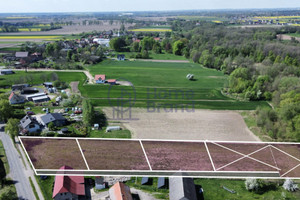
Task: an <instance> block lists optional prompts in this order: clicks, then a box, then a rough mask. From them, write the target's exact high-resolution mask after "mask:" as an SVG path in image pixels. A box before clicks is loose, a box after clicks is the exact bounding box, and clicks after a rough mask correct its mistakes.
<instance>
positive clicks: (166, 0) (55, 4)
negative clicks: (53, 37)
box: [0, 0, 300, 13]
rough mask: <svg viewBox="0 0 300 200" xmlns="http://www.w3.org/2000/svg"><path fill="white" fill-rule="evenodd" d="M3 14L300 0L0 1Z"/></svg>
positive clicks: (279, 4)
mask: <svg viewBox="0 0 300 200" xmlns="http://www.w3.org/2000/svg"><path fill="white" fill-rule="evenodd" d="M0 3H1V7H0V13H20V12H21V13H24V12H106V11H163V10H202V9H244V8H300V0H0Z"/></svg>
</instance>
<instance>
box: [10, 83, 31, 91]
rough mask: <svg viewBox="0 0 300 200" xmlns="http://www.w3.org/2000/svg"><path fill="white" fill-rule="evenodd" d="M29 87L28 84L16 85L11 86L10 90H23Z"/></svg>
mask: <svg viewBox="0 0 300 200" xmlns="http://www.w3.org/2000/svg"><path fill="white" fill-rule="evenodd" d="M27 87H29V84H17V85H12V86H11V90H13V91H14V90H23V89H24V88H27Z"/></svg>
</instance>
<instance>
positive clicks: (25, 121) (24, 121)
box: [20, 115, 34, 128]
mask: <svg viewBox="0 0 300 200" xmlns="http://www.w3.org/2000/svg"><path fill="white" fill-rule="evenodd" d="M32 122H34V121H33V119H32V118H31V117H30V116H29V115H26V116H25V117H23V119H21V121H20V123H21V126H22V128H26V127H27V126H28V125H29V124H31V123H32Z"/></svg>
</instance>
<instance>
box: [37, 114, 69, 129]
mask: <svg viewBox="0 0 300 200" xmlns="http://www.w3.org/2000/svg"><path fill="white" fill-rule="evenodd" d="M50 122H53V123H54V125H55V126H64V125H66V123H67V119H66V118H64V117H63V115H62V114H61V113H48V114H46V115H43V116H41V123H42V124H43V125H45V126H48V124H49V123H50Z"/></svg>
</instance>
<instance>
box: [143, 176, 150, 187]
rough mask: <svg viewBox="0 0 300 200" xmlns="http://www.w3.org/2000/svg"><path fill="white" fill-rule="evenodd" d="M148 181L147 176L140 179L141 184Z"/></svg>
mask: <svg viewBox="0 0 300 200" xmlns="http://www.w3.org/2000/svg"><path fill="white" fill-rule="evenodd" d="M148 183H149V177H143V178H142V181H141V184H142V185H145V184H148Z"/></svg>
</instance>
